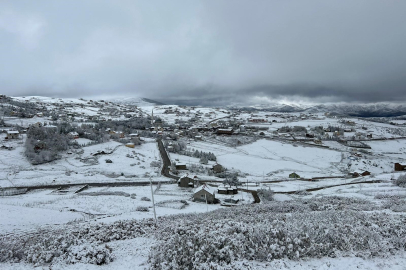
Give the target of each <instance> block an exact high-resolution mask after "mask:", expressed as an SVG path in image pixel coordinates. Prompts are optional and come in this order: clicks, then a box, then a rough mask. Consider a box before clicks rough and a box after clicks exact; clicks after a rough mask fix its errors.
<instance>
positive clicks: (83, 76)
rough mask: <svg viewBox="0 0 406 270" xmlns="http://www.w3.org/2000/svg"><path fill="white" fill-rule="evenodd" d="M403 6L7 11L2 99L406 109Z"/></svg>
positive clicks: (90, 2)
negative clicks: (396, 105)
mask: <svg viewBox="0 0 406 270" xmlns="http://www.w3.org/2000/svg"><path fill="white" fill-rule="evenodd" d="M404 10H406V1H395V0H388V1H381V0H357V1H353V0H340V1H324V0H309V1H299V0H296V1H276V0H275V1H273V0H266V1H265V0H257V1H238V0H233V1H170V2H169V1H129V0H128V1H127V0H123V1H114V3H113V2H111V1H96V0H87V1H78V0H77V1H45V0H43V1H8V2H7V1H3V2H0V40H1V42H0V60H1V62H2V65H1V66H0V92H2V93H4V94H8V95H48V96H61V97H69V96H76V97H78V96H83V97H89V96H97V95H103V96H109V95H110V96H120V95H121V96H140V97H148V98H151V99H156V100H161V101H166V102H180V103H185V104H204V105H210V104H213V105H221V104H231V103H250V102H251V103H252V102H268V101H272V100H275V99H278V100H287V101H306V102H318V101H319V102H324V101H333V102H335V101H347V102H376V101H404V100H405V99H406V94H404V93H405V92H406V91H405V90H406V89H405V88H406V80H405V79H404V77H405V76H404V74H406V46H404V44H406V16H404Z"/></svg>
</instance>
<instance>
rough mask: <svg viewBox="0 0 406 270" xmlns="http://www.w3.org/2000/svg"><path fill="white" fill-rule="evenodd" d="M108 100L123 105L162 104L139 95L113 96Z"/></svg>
mask: <svg viewBox="0 0 406 270" xmlns="http://www.w3.org/2000/svg"><path fill="white" fill-rule="evenodd" d="M109 101H111V102H114V103H119V104H124V105H136V106H139V107H144V106H153V105H164V104H163V103H161V102H158V101H155V100H152V99H148V98H141V97H124V98H114V99H110V100H109Z"/></svg>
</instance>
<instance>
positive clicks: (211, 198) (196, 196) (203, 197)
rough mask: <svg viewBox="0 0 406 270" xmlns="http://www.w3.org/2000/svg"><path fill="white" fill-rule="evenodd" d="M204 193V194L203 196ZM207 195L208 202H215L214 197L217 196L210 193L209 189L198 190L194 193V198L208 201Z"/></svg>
mask: <svg viewBox="0 0 406 270" xmlns="http://www.w3.org/2000/svg"><path fill="white" fill-rule="evenodd" d="M202 195H203V196H202ZM205 195H206V197H207V202H208V203H213V202H214V198H215V196H214V195H212V194H210V193H208V192H207V191H205V190H203V189H202V190H200V191H198V192H196V193H195V194H194V195H193V198H194V199H195V200H196V201H201V202H206V197H205Z"/></svg>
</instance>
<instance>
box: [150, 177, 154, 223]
mask: <svg viewBox="0 0 406 270" xmlns="http://www.w3.org/2000/svg"><path fill="white" fill-rule="evenodd" d="M149 183H150V185H151V196H152V207H153V208H154V220H155V225H156V212H155V201H154V191H153V190H152V177H150V178H149Z"/></svg>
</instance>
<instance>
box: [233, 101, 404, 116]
mask: <svg viewBox="0 0 406 270" xmlns="http://www.w3.org/2000/svg"><path fill="white" fill-rule="evenodd" d="M231 108H239V109H243V110H248V111H252V110H263V111H270V112H305V113H320V112H322V113H326V112H328V113H330V114H333V115H334V114H335V115H343V116H356V117H396V116H402V115H406V105H403V104H396V103H371V104H350V103H348V104H316V105H307V104H306V105H304V104H295V105H288V104H261V105H255V106H249V107H244V106H241V107H239V106H232V107H231Z"/></svg>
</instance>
